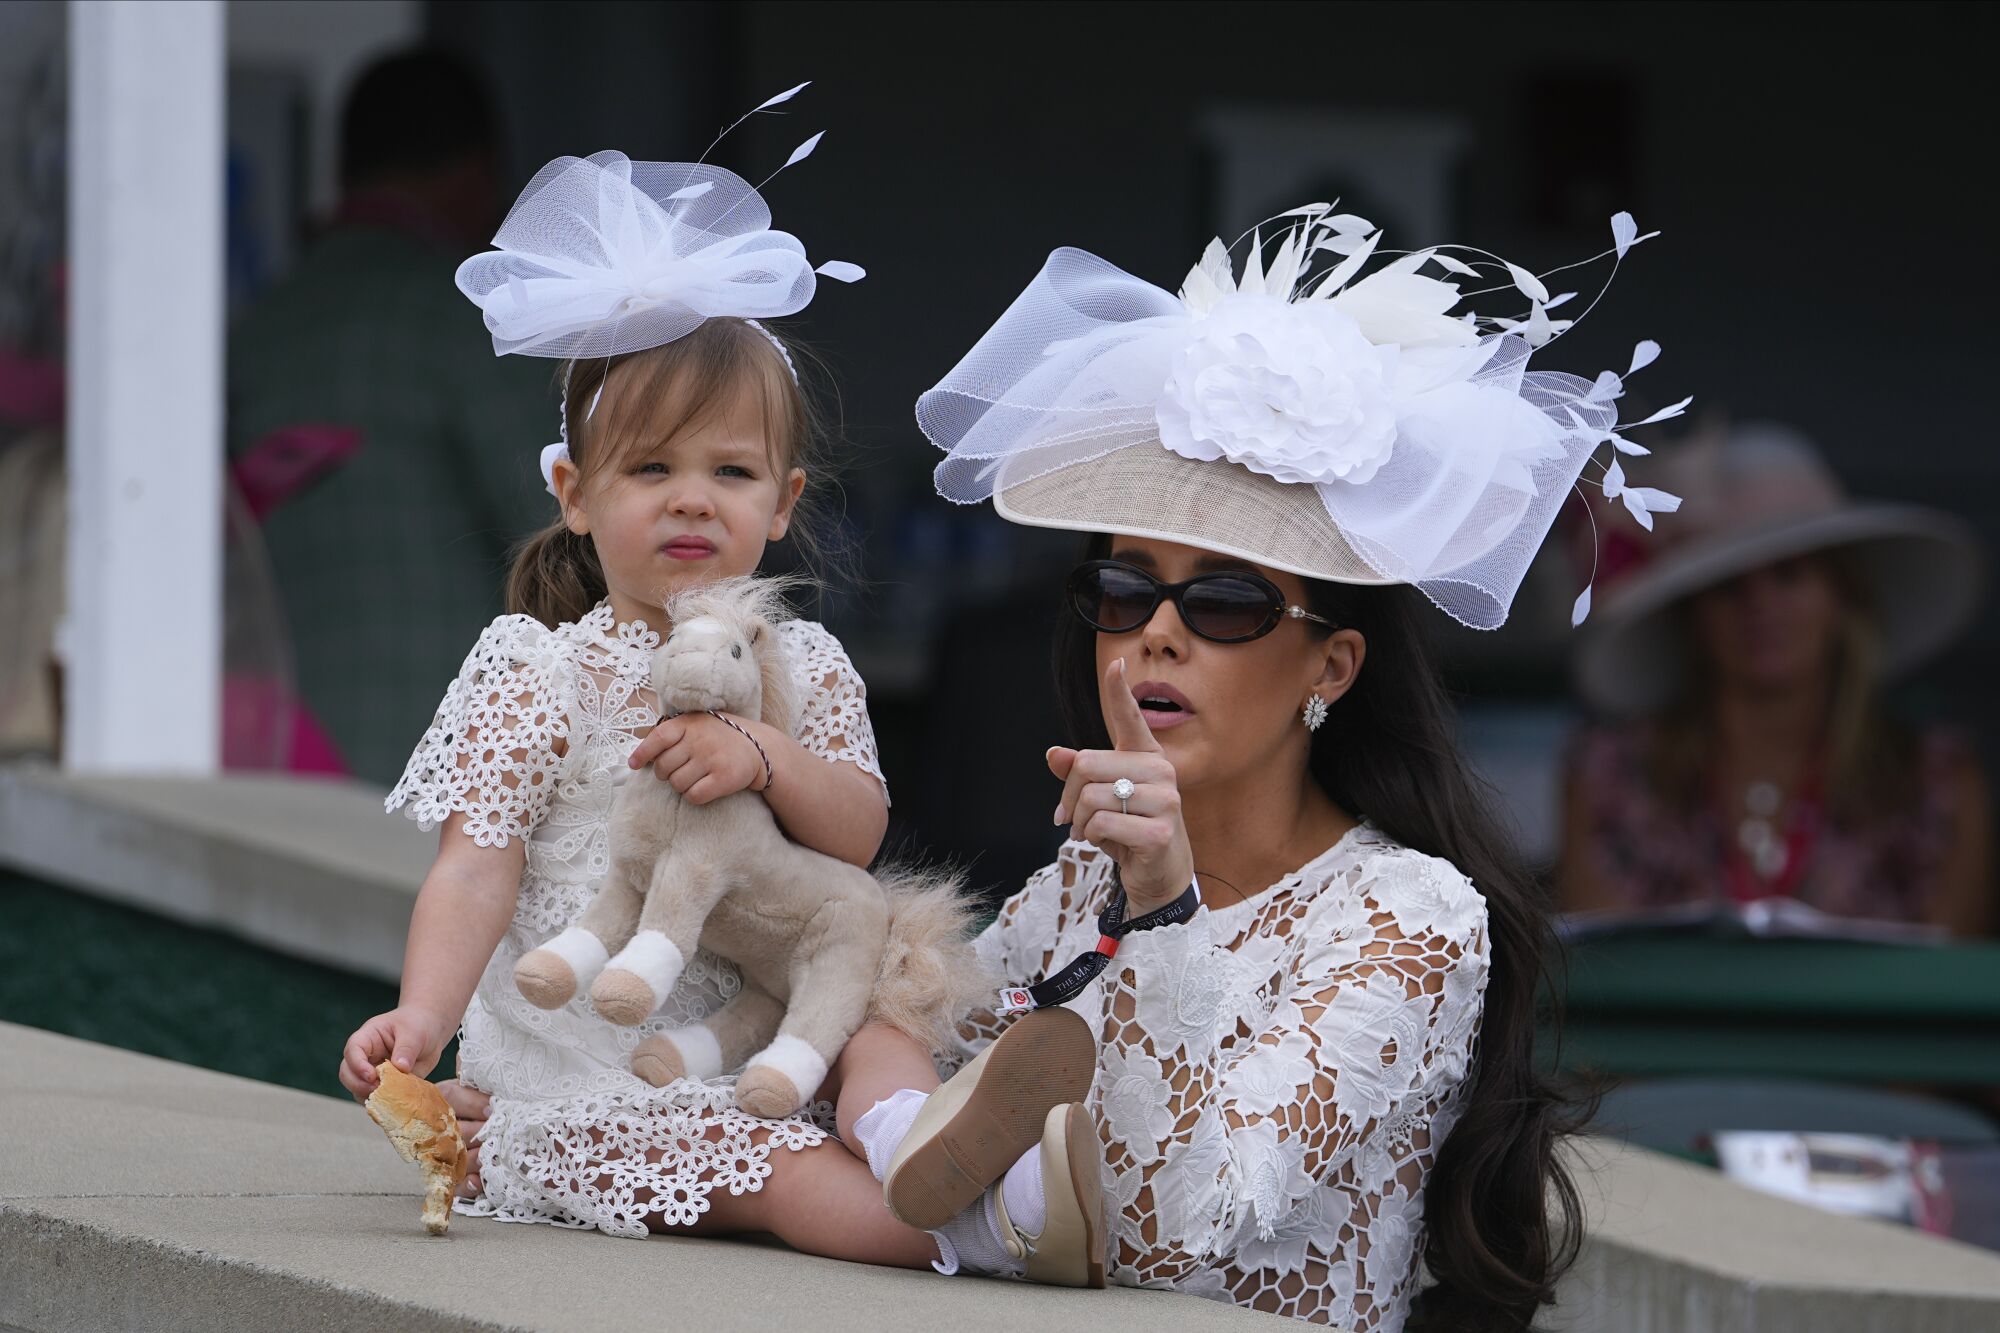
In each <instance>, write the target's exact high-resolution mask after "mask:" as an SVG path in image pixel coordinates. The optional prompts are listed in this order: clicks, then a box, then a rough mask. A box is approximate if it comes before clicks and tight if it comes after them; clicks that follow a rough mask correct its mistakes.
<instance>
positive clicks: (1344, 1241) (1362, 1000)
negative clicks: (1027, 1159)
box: [961, 825, 1490, 1333]
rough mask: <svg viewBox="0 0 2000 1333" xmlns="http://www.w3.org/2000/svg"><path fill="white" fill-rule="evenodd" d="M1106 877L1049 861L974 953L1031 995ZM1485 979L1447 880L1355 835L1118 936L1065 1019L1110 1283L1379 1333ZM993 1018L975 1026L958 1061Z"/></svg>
mask: <svg viewBox="0 0 2000 1333" xmlns="http://www.w3.org/2000/svg"><path fill="white" fill-rule="evenodd" d="M1111 869H1112V862H1111V861H1110V860H1109V859H1108V858H1106V857H1104V856H1102V855H1100V854H1099V853H1098V852H1097V851H1096V850H1095V849H1093V848H1091V847H1089V846H1087V845H1086V844H1083V843H1077V842H1072V843H1069V844H1067V845H1066V846H1064V848H1063V849H1062V852H1061V854H1060V856H1059V857H1058V858H1057V860H1056V862H1055V863H1054V864H1053V865H1051V866H1049V867H1048V868H1046V869H1045V870H1043V871H1042V872H1040V873H1039V874H1037V875H1035V876H1034V878H1032V879H1031V880H1029V882H1028V885H1027V887H1026V888H1025V889H1023V890H1022V891H1021V892H1020V893H1019V894H1016V895H1015V896H1014V897H1013V898H1011V899H1009V900H1008V902H1007V903H1006V905H1005V906H1004V907H1002V908H1001V911H1000V915H999V918H998V919H997V920H996V921H995V922H994V923H993V925H992V926H991V927H989V928H988V929H987V931H986V932H985V934H983V935H982V936H981V937H980V941H979V947H980V951H981V954H982V956H983V957H984V958H985V959H986V961H987V962H989V963H990V964H992V965H993V966H994V967H995V968H996V969H997V970H998V971H1000V972H1001V973H1002V974H1003V975H1005V976H1006V977H1007V978H1008V980H1009V981H1010V982H1013V983H1017V984H1027V983H1030V982H1034V981H1037V980H1040V979H1041V978H1042V977H1045V976H1046V975H1048V974H1049V972H1051V971H1052V970H1054V969H1056V968H1058V967H1060V966H1062V965H1063V963H1065V962H1066V961H1067V960H1069V959H1070V958H1073V957H1075V956H1076V955H1077V954H1078V953H1079V952H1082V951H1084V950H1087V949H1089V948H1091V947H1092V946H1093V945H1094V944H1095V943H1096V941H1097V914H1098V912H1100V911H1101V910H1102V909H1103V908H1104V906H1105V904H1106V902H1107V901H1108V900H1109V898H1110V895H1111V893H1112V891H1113V888H1114V883H1113V879H1112V875H1111ZM1489 962H1490V947H1489V940H1488V935H1487V927H1486V905H1485V902H1484V900H1483V899H1482V898H1481V897H1480V896H1479V893H1478V891H1477V890H1476V889H1474V888H1473V886H1472V884H1471V883H1470V882H1469V881H1468V880H1467V879H1466V878H1465V876H1464V875H1462V874H1460V873H1459V872H1458V871H1457V870H1456V869H1455V868H1453V867H1452V866H1451V865H1450V864H1449V863H1448V862H1445V861H1442V860H1439V859H1438V858H1436V857H1430V856H1424V855H1421V854H1419V853H1417V852H1413V851H1410V850H1409V849H1407V848H1404V847H1402V846H1399V845H1398V844H1397V843H1395V842H1394V841H1393V840H1391V839H1389V838H1388V837H1386V836H1384V835H1383V834H1381V833H1379V832H1378V831H1376V830H1374V829H1372V828H1369V827H1367V826H1365V825H1364V826H1362V827H1360V828H1357V829H1355V830H1354V831H1353V832H1352V833H1350V834H1349V835H1348V836H1347V837H1345V838H1343V839H1342V840H1341V841H1340V842H1339V843H1337V844H1336V845H1334V846H1333V847H1331V848H1328V849H1327V850H1326V851H1325V852H1324V853H1322V854H1321V855H1320V856H1318V857H1315V858H1314V859H1313V860H1312V861H1311V862H1310V863H1308V864H1307V865H1305V866H1303V867H1301V868H1300V869H1299V870H1298V871H1296V872H1294V873H1293V874H1290V875H1287V876H1285V877H1284V878H1283V879H1281V880H1280V881H1279V882H1278V883H1276V884H1274V885H1272V886H1271V887H1270V888H1269V889H1268V890H1267V891H1265V892H1264V893H1261V894H1258V895H1256V896H1255V897H1253V898H1251V899H1249V900H1248V901H1246V902H1241V903H1236V904H1233V905H1231V906H1229V907H1226V908H1223V909H1221V910H1218V911H1207V910H1204V911H1202V912H1200V913H1198V914H1197V915H1196V916H1195V918H1194V919H1193V920H1192V921H1190V922H1189V923H1187V924H1186V925H1183V926H1171V927H1166V928H1163V929H1158V930H1149V931H1142V932H1139V933H1137V934H1134V935H1129V936H1127V937H1126V938H1125V940H1124V941H1123V943H1122V944H1121V945H1120V946H1119V950H1118V957H1117V958H1116V959H1115V960H1114V961H1113V963H1112V965H1111V966H1110V967H1108V968H1107V969H1106V970H1105V972H1104V974H1103V976H1102V977H1101V978H1100V979H1099V981H1098V982H1097V983H1096V984H1095V985H1093V986H1092V987H1091V988H1090V989H1089V990H1086V991H1085V992H1084V993H1083V994H1081V995H1079V996H1078V997H1077V998H1076V999H1075V1000H1072V1001H1071V1002H1070V1004H1069V1006H1068V1007H1069V1008H1071V1009H1073V1010H1075V1011H1076V1012H1077V1013H1078V1014H1080V1015H1081V1016H1082V1017H1083V1018H1084V1019H1085V1020H1086V1021H1088V1022H1089V1023H1090V1024H1091V1026H1092V1028H1093V1030H1094V1031H1096V1033H1097V1034H1098V1040H1099V1051H1100V1054H1099V1059H1098V1072H1097V1075H1096V1080H1095V1082H1094V1083H1093V1085H1092V1087H1091V1092H1090V1098H1089V1106H1090V1109H1091V1111H1092V1113H1093V1115H1094V1116H1095V1119H1096V1122H1097V1127H1098V1133H1099V1137H1100V1138H1101V1140H1102V1142H1103V1145H1104V1154H1105V1163H1106V1172H1105V1186H1106V1197H1105V1214H1106V1224H1107V1225H1106V1231H1107V1236H1106V1254H1105V1262H1106V1267H1107V1270H1108V1272H1109V1273H1110V1275H1111V1278H1112V1280H1113V1281H1115V1282H1118V1283H1121V1284H1123V1285H1126V1286H1137V1287H1160V1288H1168V1289H1171V1290H1174V1291H1182V1292H1188V1293H1191V1294H1195V1295H1200V1296H1206V1297H1208V1298H1210V1299H1212V1300H1217V1301H1223V1302H1228V1303H1231V1304H1235V1305H1242V1306H1248V1307H1250V1308H1252V1309H1257V1310H1263V1311H1266V1312H1268V1313H1271V1314H1279V1315H1286V1316H1289V1317H1291V1318H1295V1319H1303V1320H1308V1321H1312V1322H1315V1323H1321V1324H1331V1325H1333V1326H1335V1327H1337V1328H1342V1329H1350V1330H1353V1331H1354V1333H1396V1330H1398V1329H1400V1328H1401V1327H1402V1326H1403V1323H1404V1320H1405V1318H1406V1316H1407V1315H1408V1313H1409V1307H1410V1299H1411V1297H1412V1295H1413V1294H1414V1293H1415V1290H1416V1288H1417V1285H1418V1283H1419V1281H1420V1274H1421V1271H1422V1264H1423V1247H1424V1220H1423V1219H1424V1192H1425V1188H1426V1186H1427V1184H1428V1182H1429V1179H1430V1173H1431V1169H1432V1167H1433V1165H1434V1164H1435V1163H1436V1161H1437V1158H1438V1153H1439V1152H1440V1151H1441V1150H1442V1148H1443V1146H1444V1142H1445V1138H1446V1136H1447V1135H1449V1134H1450V1132H1451V1127H1452V1125H1453V1123H1454V1122H1455V1121H1456V1120H1457V1118H1458V1114H1459V1108H1460V1103H1461V1100H1462V1097H1463V1090H1464V1087H1465V1079H1466V1076H1467V1074H1468V1072H1469V1071H1470V1069H1471V1066H1472V1060H1473V1057H1474V1054H1475V1051H1476V1048H1477V1044H1478V1033H1479V1022H1480V1016H1481V1013H1482V1012H1483V1008H1484V1002H1485V990H1486V979H1487V973H1488V967H1489ZM1007 1021H1008V1020H1005V1019H1000V1018H996V1017H994V1016H992V1015H991V1014H984V1013H982V1014H978V1015H975V1016H974V1017H973V1019H972V1020H971V1021H970V1022H969V1023H968V1024H967V1025H966V1026H965V1028H964V1029H963V1030H962V1036H963V1038H964V1050H963V1052H962V1053H961V1054H963V1055H968V1056H969V1055H970V1053H971V1052H973V1051H976V1050H978V1049H979V1048H981V1047H983V1046H984V1045H985V1044H986V1043H987V1042H989V1041H991V1040H992V1038H993V1037H995V1036H997V1035H998V1034H999V1033H1000V1032H1001V1031H1002V1030H1003V1029H1004V1028H1005V1026H1006V1023H1007Z"/></svg>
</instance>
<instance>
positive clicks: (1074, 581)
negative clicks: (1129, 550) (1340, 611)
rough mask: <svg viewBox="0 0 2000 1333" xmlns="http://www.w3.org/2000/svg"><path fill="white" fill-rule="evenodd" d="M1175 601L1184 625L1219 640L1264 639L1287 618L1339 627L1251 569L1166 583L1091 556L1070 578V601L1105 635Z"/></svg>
mask: <svg viewBox="0 0 2000 1333" xmlns="http://www.w3.org/2000/svg"><path fill="white" fill-rule="evenodd" d="M1166 601H1171V602H1172V603H1173V604H1174V610H1176V611H1178V612H1179V613H1180V617H1181V623H1182V624H1184V625H1186V626H1187V627H1188V628H1189V629H1190V630H1193V631H1194V632H1195V633H1196V634H1199V635H1200V636H1201V637H1202V638H1204V639H1207V640H1209V641H1211V642H1213V643H1248V642H1250V641H1251V640H1252V639H1261V638H1263V637H1264V636H1265V635H1266V634H1269V633H1270V632H1271V631H1272V630H1274V629H1276V628H1277V627H1278V622H1279V621H1282V620H1285V619H1287V618H1289V619H1292V620H1310V621H1312V622H1313V623H1314V624H1316V625H1325V626H1327V627H1329V628H1335V629H1337V628H1339V627H1338V626H1336V625H1334V623H1333V622H1332V621H1331V620H1328V619H1327V618H1326V617H1325V616H1316V615H1314V614H1313V613H1312V612H1310V611H1308V610H1306V609H1305V608H1304V607H1303V606H1291V605H1287V604H1286V602H1285V594H1284V593H1283V592H1281V591H1279V589H1278V585H1277V584H1275V583H1273V582H1271V580H1269V579H1267V578H1264V577H1263V576H1262V575H1259V574H1252V573H1250V572H1249V571H1248V570H1245V571H1242V572H1237V571H1234V570H1221V571H1217V572H1216V573H1213V574H1197V575H1195V576H1194V577H1193V578H1191V579H1184V580H1182V581H1181V582H1179V583H1162V582H1161V581H1160V580H1158V579H1156V578H1154V577H1153V576H1152V575H1151V574H1148V573H1147V572H1146V571H1145V570H1143V569H1140V568H1139V567H1138V566H1136V565H1128V564H1126V563H1125V562H1123V561H1122V560H1091V561H1088V562H1086V563H1084V564H1081V565H1078V566H1077V567H1076V569H1075V570H1074V571H1072V572H1071V574H1070V576H1069V605H1070V610H1072V611H1074V612H1076V614H1077V616H1078V617H1079V618H1081V619H1082V621H1083V623H1084V624H1086V625H1088V626H1090V627H1091V628H1092V629H1094V630H1097V631H1099V632H1100V633H1103V634H1127V633H1130V632H1131V631H1133V630H1135V629H1138V628H1139V627H1140V626H1142V625H1144V624H1145V623H1146V622H1147V621H1149V620H1151V619H1152V618H1153V612H1155V611H1157V610H1159V607H1160V603H1161V602H1166Z"/></svg>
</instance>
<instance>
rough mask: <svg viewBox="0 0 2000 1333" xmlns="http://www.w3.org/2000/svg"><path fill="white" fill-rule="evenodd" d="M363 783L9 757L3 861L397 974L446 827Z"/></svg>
mask: <svg viewBox="0 0 2000 1333" xmlns="http://www.w3.org/2000/svg"><path fill="white" fill-rule="evenodd" d="M382 795H383V793H382V791H381V789H380V788H377V787H372V786H369V785H367V784H365V783H358V782H342V781H325V780H315V779H310V778H296V777H288V776H285V775H282V774H263V775H258V776H255V777H222V778H212V779H203V780H190V779H180V778H173V779H169V778H80V777H74V776H70V775H66V774H61V773H57V772H55V771H54V770H51V769H49V768H47V767H43V766H37V765H11V766H7V767H0V863H5V864H7V865H10V866H13V867H15V868H17V869H20V870H23V871H26V872H28V873H29V874H32V875H37V876H39V877H41V878H43V879H47V880H50V881H52V882H55V883H59V884H64V885H68V886H70V887H73V888H78V889H83V890H85V891H87V892H90V893H94V894H98V895H100V896H102V897H106V898H110V899H113V900H116V901H118V902H123V903H128V904H130V905H132V906H135V907H141V908H144V909H146V910H148V911H153V912H158V913H160V914H161V915H164V916H170V917H174V918H176V919H178V920H182V921H188V922H192V923H194V924H197V925H202V926H209V927H213V928H218V929H223V930H227V931H230V932H232V933H234V934H238V935H241V936H244V937H245V938H247V939H251V940H255V941H256V942H258V943H259V944H264V945H268V946H270V947H271V948H273V949H277V950H279V951H281V952H283V953H288V954H291V955H293V956H295V957H299V958H309V959H312V960H313V961H314V962H319V963H326V964H329V965H331V966H334V967H339V968H344V969H346V970H348V971H351V972H358V973H362V974H364V975H367V976H374V977H379V978H382V979H384V980H388V981H395V980H397V979H399V978H400V976H401V975H402V966H403V936H404V932H405V930H406V929H407V928H408V926H409V920H410V906H411V903H412V902H413V901H414V900H415V896H416V891H417V886H418V885H419V884H421V883H422V882H423V877H424V872H425V871H427V870H428V869H429V868H430V863H431V858H432V857H433V856H434V855H435V853H436V850H437V835H436V834H435V833H425V832H423V831H422V830H421V829H419V828H417V826H416V825H415V824H413V823H411V822H410V821H409V820H407V819H404V818H401V817H400V816H393V815H388V814H384V813H383V811H382Z"/></svg>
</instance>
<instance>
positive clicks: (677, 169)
mask: <svg viewBox="0 0 2000 1333" xmlns="http://www.w3.org/2000/svg"><path fill="white" fill-rule="evenodd" d="M809 86H810V85H809V84H805V83H802V84H800V85H799V86H798V87H796V88H792V89H788V90H787V91H785V92H782V93H779V94H778V95H777V96H776V97H772V98H769V99H767V100H766V101H764V102H762V103H759V104H758V105H757V106H756V107H753V108H752V109H751V110H750V111H749V112H747V113H745V114H744V115H742V116H739V117H738V118H737V119H736V120H735V121H733V122H732V123H731V124H730V125H729V126H728V127H726V128H725V129H724V130H723V131H722V133H721V134H719V135H717V136H716V139H715V143H711V144H710V145H709V146H708V148H707V149H706V150H704V152H703V153H702V157H703V158H704V159H705V158H706V157H707V156H708V153H710V152H713V151H714V149H715V146H716V144H719V143H721V142H722V140H723V139H724V138H725V137H726V136H727V135H728V134H729V132H730V130H733V129H735V128H736V127H737V126H738V125H741V124H742V123H743V122H744V121H746V120H748V119H749V118H750V117H751V116H753V115H756V114H757V113H758V112H762V111H769V110H771V109H772V108H774V107H777V106H779V105H780V104H782V103H785V102H788V101H790V100H791V99H792V98H794V97H796V96H797V95H798V94H799V93H800V92H802V91H804V90H805V89H806V88H807V87H809ZM823 135H824V131H822V132H821V133H819V134H815V135H813V136H812V137H811V138H809V139H807V140H806V141H805V142H804V143H802V144H800V145H799V146H798V148H796V149H795V150H793V152H792V155H791V156H790V157H789V158H787V159H786V160H785V163H784V166H781V167H779V168H778V171H783V170H784V169H785V167H790V166H793V165H795V164H797V163H799V162H802V161H804V160H805V159H806V158H807V157H808V156H810V155H811V154H812V152H813V150H814V149H816V148H817V147H819V142H820V139H821V138H822V137H823ZM777 174H778V173H777V172H775V171H774V172H772V173H771V175H772V176H776V175H777ZM770 179H771V177H768V176H767V177H766V178H765V179H764V181H763V182H762V184H763V185H768V184H769V183H770ZM761 188H762V186H761V185H752V184H750V182H748V181H746V180H744V179H743V178H742V177H741V176H738V175H737V174H736V173H735V172H733V171H728V170H725V169H724V168H722V167H717V166H711V165H710V164H708V163H707V162H706V161H694V162H634V161H633V160H632V159H630V158H628V157H626V156H625V154H623V153H618V152H602V153H592V154H591V155H590V156H589V157H559V158H557V159H556V160H555V161H553V162H551V163H549V164H548V165H547V166H545V167H543V168H542V169H541V170H540V171H538V172H536V173H535V177H534V179H533V180H531V181H529V182H528V187H527V188H526V189H525V190H523V191H521V197H520V198H519V199H517V200H515V202H514V207H513V208H512V209H511V210H510V211H509V212H508V214H507V218H506V220H505V221H504V222H502V223H501V224H500V230H499V232H498V233H496V234H495V236H494V237H493V245H494V247H495V248H494V249H492V250H489V251H486V252H484V253H481V254H476V255H474V256H472V257H471V258H470V259H468V260H466V261H465V262H464V263H462V264H460V265H459V266H458V275H457V282H458V289H459V290H460V291H462V292H464V293H465V294H466V296H468V297H469V298H471V300H472V301H473V303H474V304H475V305H477V306H478V307H479V309H480V312H481V313H482V314H483V315H484V316H485V319H486V328H487V330H488V331H489V332H490V333H491V334H492V335H493V352H494V355H496V356H506V355H509V354H512V355H516V356H546V357H557V358H562V359H566V360H571V361H575V360H580V359H584V358H591V357H613V356H621V355H624V354H625V353H628V352H639V351H644V350H646V349H648V348H652V347H659V346H662V345H664V344H666V343H670V342H673V341H675V340H676V339H679V338H684V337H686V336H687V335H688V334H690V333H692V332H694V330H695V329H697V328H699V327H700V326H701V324H702V323H703V322H704V321H706V320H709V319H714V318H717V317H719V316H732V317H735V318H737V319H742V320H744V321H746V322H748V323H750V324H751V325H752V326H753V327H755V328H757V329H758V330H759V331H761V332H763V333H764V335H765V336H766V337H768V338H770V339H771V341H772V342H773V343H774V344H775V345H776V346H777V348H778V350H779V352H780V353H785V347H784V344H783V343H782V342H780V341H779V340H778V339H777V338H776V336H775V335H773V334H771V332H770V331H769V330H768V329H765V328H764V326H763V325H762V324H761V323H760V322H759V321H761V320H766V319H777V318H780V317H782V316H785V315H792V314H796V313H798V312H799V311H801V310H803V309H805V308H806V305H807V304H808V303H809V302H811V300H812V298H813V292H814V289H815V287H816V284H817V279H818V278H820V277H827V278H833V279H835V280H837V281H840V282H856V281H859V280H860V279H861V278H863V277H865V276H867V275H866V273H865V271H864V270H863V269H862V268H861V267H860V266H859V265H856V264H850V263H847V262H845V261H843V260H830V261H828V262H826V263H822V264H820V265H818V266H817V267H814V266H813V265H812V264H811V262H810V261H808V260H807V258H806V249H805V246H804V245H803V244H802V243H801V242H800V241H799V239H798V237H796V236H793V235H792V234H791V233H789V232H784V231H778V230H775V229H774V228H773V227H772V226H771V210H770V207H769V205H767V204H766V203H765V202H764V196H763V195H762V194H761V193H759V191H760V189H761ZM785 364H786V365H787V366H788V367H789V366H791V357H790V355H789V353H785ZM797 373H798V372H797V370H796V368H794V369H793V377H794V378H796V377H797ZM595 406H596V404H595V403H593V404H591V407H592V408H594V407H595ZM586 416H588V412H586ZM568 448H569V446H568V425H567V414H565V416H564V425H563V439H562V441H560V442H558V443H556V444H552V445H550V446H548V448H546V449H544V450H543V451H542V480H543V481H544V482H547V483H549V485H550V488H551V490H553V488H554V483H553V471H554V465H555V462H556V460H557V459H558V458H562V457H566V456H567V454H568Z"/></svg>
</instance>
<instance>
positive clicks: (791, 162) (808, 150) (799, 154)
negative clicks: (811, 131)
mask: <svg viewBox="0 0 2000 1333" xmlns="http://www.w3.org/2000/svg"><path fill="white" fill-rule="evenodd" d="M825 137H826V131H825V130H821V131H820V132H819V133H818V134H815V135H814V136H813V137H812V138H810V139H808V140H806V141H805V142H804V143H802V144H800V145H799V146H798V147H797V148H794V149H793V150H792V155H791V156H790V157H788V158H786V159H785V166H786V167H795V166H797V165H798V164H799V163H801V162H803V161H805V160H806V159H807V158H809V157H811V156H812V151H813V149H815V148H817V147H819V141H820V140H821V139H824V138H825ZM778 169H779V170H780V171H782V170H784V167H780V168H778Z"/></svg>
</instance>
